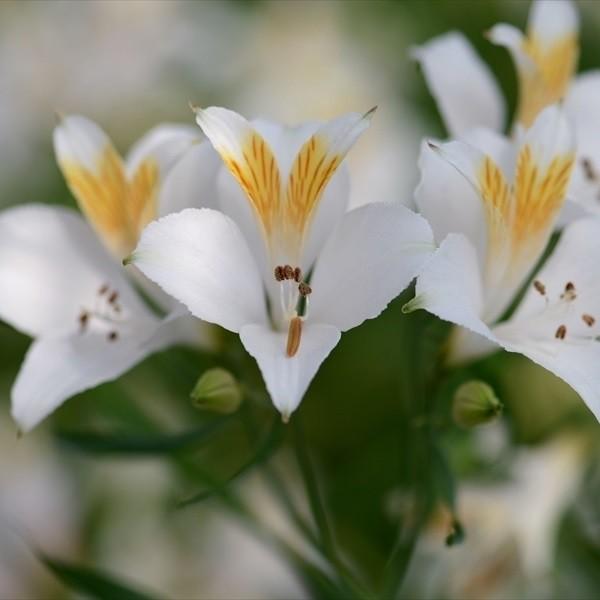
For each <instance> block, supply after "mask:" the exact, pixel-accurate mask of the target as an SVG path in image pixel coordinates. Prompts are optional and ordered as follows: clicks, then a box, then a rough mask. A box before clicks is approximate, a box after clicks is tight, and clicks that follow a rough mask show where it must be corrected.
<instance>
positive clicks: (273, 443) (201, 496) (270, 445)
mask: <svg viewBox="0 0 600 600" xmlns="http://www.w3.org/2000/svg"><path fill="white" fill-rule="evenodd" d="M282 437H283V435H282V426H281V420H280V419H279V418H278V417H276V418H275V420H274V422H273V425H272V426H271V428H270V430H269V432H268V433H267V434H266V435H265V436H264V438H263V439H262V440H261V442H260V443H259V445H258V447H257V448H256V451H255V453H254V454H253V455H252V457H251V458H250V459H249V460H247V461H246V462H245V463H243V464H242V465H241V466H240V467H239V468H238V469H237V470H236V471H235V472H234V473H233V474H232V475H230V476H229V477H228V478H227V479H226V480H225V481H224V482H223V483H221V484H219V485H218V486H217V488H218V489H223V488H225V487H227V486H228V485H229V484H231V483H232V482H233V481H235V480H236V479H239V478H240V477H242V476H243V475H244V474H246V473H247V472H249V471H250V470H251V469H252V468H253V467H254V466H257V465H259V464H261V463H263V462H265V461H266V460H268V459H269V458H270V457H271V455H272V454H273V453H274V452H275V450H276V449H277V448H278V447H279V444H280V443H281V440H282ZM218 489H215V488H213V489H207V490H203V491H202V492H199V493H198V494H195V495H193V496H191V497H190V498H187V499H185V500H182V501H181V502H179V503H178V505H177V506H178V507H179V508H183V507H185V506H189V505H191V504H197V503H198V502H202V501H204V500H206V499H208V498H210V497H211V496H213V495H214V494H215V493H216V492H217V491H218Z"/></svg>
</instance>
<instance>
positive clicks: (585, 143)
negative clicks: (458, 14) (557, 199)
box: [413, 0, 600, 214]
mask: <svg viewBox="0 0 600 600" xmlns="http://www.w3.org/2000/svg"><path fill="white" fill-rule="evenodd" d="M578 34H579V19H578V14H577V9H576V7H575V5H574V4H573V3H571V2H566V1H562V0H552V1H544V0H541V1H540V0H538V1H537V2H534V3H533V4H532V7H531V12H530V15H529V22H528V27H527V34H526V35H524V34H523V33H521V32H520V31H519V30H518V29H516V28H515V27H512V26H510V25H505V24H500V25H496V26H495V27H493V28H492V29H491V30H490V32H489V34H488V37H489V39H490V40H491V41H493V42H494V43H497V44H499V45H503V46H506V47H507V48H508V49H509V51H510V52H511V54H512V56H513V57H514V59H515V64H516V67H517V71H518V79H519V107H518V110H517V123H518V124H521V125H523V126H525V127H529V126H530V125H531V124H532V123H533V121H534V120H535V118H536V116H537V115H538V114H539V112H540V111H541V110H542V109H543V108H544V107H546V106H549V105H550V104H554V103H556V102H558V101H561V100H562V101H564V102H563V104H564V110H565V114H566V115H567V117H568V118H569V119H570V120H571V122H572V124H573V127H574V129H575V134H576V138H577V159H576V167H575V169H574V172H573V178H572V180H571V185H570V188H569V193H568V199H569V200H571V201H573V202H574V203H576V204H577V205H579V206H581V207H582V208H583V209H584V210H586V211H588V212H592V213H595V214H600V71H591V72H588V73H584V74H582V75H579V76H577V77H576V76H575V71H576V68H577V58H578V55H579V44H578ZM413 56H414V57H415V58H416V59H417V60H418V61H419V62H420V64H421V66H422V68H423V73H424V75H425V80H426V82H427V85H428V86H429V89H430V91H431V93H432V95H433V96H434V98H435V100H436V102H437V105H438V108H439V110H440V113H441V115H442V117H443V119H444V122H445V124H446V128H447V130H448V133H449V134H450V135H451V136H452V137H455V138H457V137H462V136H464V135H466V134H468V132H469V131H471V130H473V129H476V128H480V127H486V128H488V129H492V130H494V131H496V132H500V131H502V130H503V128H504V124H505V123H504V119H505V113H506V108H505V102H504V99H503V98H502V95H501V92H500V89H499V87H498V85H497V83H496V81H495V79H494V77H493V75H492V73H491V71H490V70H489V68H488V67H487V66H486V65H485V63H483V61H482V60H481V59H480V58H479V57H478V56H477V53H476V52H475V51H474V49H473V47H472V46H471V44H470V43H469V42H468V41H467V40H466V38H465V37H464V36H463V35H462V34H460V33H457V32H451V33H448V34H445V35H442V36H439V37H437V38H434V39H432V40H430V41H429V42H428V43H426V44H424V45H423V46H420V47H418V48H416V49H415V50H413ZM457 77H459V79H458V80H457V79H456V78H457ZM574 214H576V213H574Z"/></svg>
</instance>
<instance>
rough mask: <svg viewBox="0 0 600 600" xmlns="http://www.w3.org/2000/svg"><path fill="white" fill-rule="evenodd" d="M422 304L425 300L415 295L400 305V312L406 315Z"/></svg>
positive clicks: (418, 308)
mask: <svg viewBox="0 0 600 600" xmlns="http://www.w3.org/2000/svg"><path fill="white" fill-rule="evenodd" d="M424 306H425V302H424V300H423V296H415V297H414V298H413V299H412V300H409V301H408V302H407V303H406V304H405V305H404V306H403V307H402V313H403V314H405V315H408V314H410V313H411V312H415V311H416V310H421V309H422V308H423V307H424Z"/></svg>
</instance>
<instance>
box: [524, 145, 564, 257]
mask: <svg viewBox="0 0 600 600" xmlns="http://www.w3.org/2000/svg"><path fill="white" fill-rule="evenodd" d="M573 164H574V156H573V155H572V154H566V155H557V156H556V157H554V158H553V159H552V161H551V162H550V164H549V165H548V166H547V167H546V168H545V169H543V170H542V169H540V167H539V165H538V164H536V161H535V157H534V155H533V152H532V150H531V147H530V146H529V145H525V146H523V148H522V149H521V151H520V152H519V156H518V159H517V171H516V176H515V189H514V195H515V201H514V202H515V210H514V225H513V240H514V245H515V248H516V249H518V248H521V247H523V246H524V245H528V244H531V243H532V242H535V240H536V239H538V238H539V236H540V235H541V236H543V237H544V238H545V237H546V236H545V234H546V233H548V232H549V230H550V228H551V226H552V223H553V222H554V219H555V217H556V215H557V214H558V211H559V210H560V209H561V207H562V205H563V202H564V200H565V196H566V193H567V187H568V185H569V179H570V177H571V171H572V168H573Z"/></svg>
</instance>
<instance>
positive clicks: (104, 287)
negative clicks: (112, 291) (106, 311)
mask: <svg viewBox="0 0 600 600" xmlns="http://www.w3.org/2000/svg"><path fill="white" fill-rule="evenodd" d="M106 292H108V284H107V283H105V284H103V285H101V286H100V289H99V290H98V296H104V294H106Z"/></svg>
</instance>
